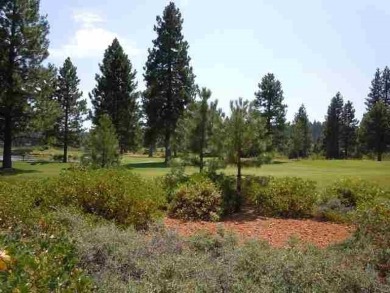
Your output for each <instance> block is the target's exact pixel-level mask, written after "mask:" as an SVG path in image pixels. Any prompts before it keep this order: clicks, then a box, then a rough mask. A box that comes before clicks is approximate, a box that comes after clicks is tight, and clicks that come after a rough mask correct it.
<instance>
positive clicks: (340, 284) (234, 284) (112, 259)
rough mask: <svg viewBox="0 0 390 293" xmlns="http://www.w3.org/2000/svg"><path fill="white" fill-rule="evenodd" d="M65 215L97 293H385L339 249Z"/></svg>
mask: <svg viewBox="0 0 390 293" xmlns="http://www.w3.org/2000/svg"><path fill="white" fill-rule="evenodd" d="M65 217H68V218H70V221H71V222H72V224H71V225H70V229H71V234H72V235H73V239H74V243H75V246H76V247H77V251H78V254H79V256H80V262H81V264H82V266H83V268H84V269H85V270H86V271H88V272H89V273H90V274H91V276H92V277H93V279H94V280H95V282H96V287H97V288H99V289H100V290H101V292H386V290H388V289H389V286H388V285H386V284H382V283H381V282H380V281H379V280H378V278H377V272H376V270H375V269H373V270H370V269H366V267H365V266H364V265H361V263H360V262H358V261H356V259H355V258H350V257H349V256H347V255H345V254H344V252H343V251H342V250H341V249H340V248H334V249H324V250H322V249H317V248H314V247H302V246H290V247H289V248H285V249H275V248H272V247H270V246H269V245H268V244H266V243H262V242H258V241H253V242H250V243H245V244H241V245H238V244H237V243H236V242H234V241H233V240H232V239H231V238H230V236H229V235H224V234H223V233H219V235H217V236H211V235H210V234H199V235H196V236H194V237H192V238H191V239H189V240H185V239H182V238H180V237H178V236H177V235H176V234H173V233H171V232H169V231H166V230H164V229H152V230H151V231H149V233H147V234H143V233H139V232H138V233H137V232H135V231H134V230H133V229H118V228H117V227H115V225H113V224H109V225H105V224H102V225H98V226H95V227H91V226H89V225H84V224H83V221H82V219H80V218H78V217H74V216H69V215H68V216H66V215H65Z"/></svg>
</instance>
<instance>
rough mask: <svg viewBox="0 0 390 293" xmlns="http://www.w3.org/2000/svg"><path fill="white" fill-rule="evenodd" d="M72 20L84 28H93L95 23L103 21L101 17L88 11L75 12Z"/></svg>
mask: <svg viewBox="0 0 390 293" xmlns="http://www.w3.org/2000/svg"><path fill="white" fill-rule="evenodd" d="M73 19H74V20H75V21H76V22H78V23H81V24H83V25H84V26H93V25H94V24H95V23H102V22H104V19H103V17H102V16H101V15H99V14H97V13H93V12H88V11H75V12H74V13H73Z"/></svg>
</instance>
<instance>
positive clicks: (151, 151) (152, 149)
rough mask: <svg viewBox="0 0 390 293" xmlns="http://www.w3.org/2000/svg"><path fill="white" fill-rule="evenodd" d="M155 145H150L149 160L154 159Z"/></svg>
mask: <svg viewBox="0 0 390 293" xmlns="http://www.w3.org/2000/svg"><path fill="white" fill-rule="evenodd" d="M153 152H154V145H153V144H152V143H151V144H150V145H149V158H153Z"/></svg>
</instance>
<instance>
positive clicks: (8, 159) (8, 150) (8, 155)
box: [3, 114, 12, 169]
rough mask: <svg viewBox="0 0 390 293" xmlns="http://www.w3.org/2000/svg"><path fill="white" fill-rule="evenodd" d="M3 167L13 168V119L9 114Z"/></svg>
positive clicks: (5, 131)
mask: <svg viewBox="0 0 390 293" xmlns="http://www.w3.org/2000/svg"><path fill="white" fill-rule="evenodd" d="M3 169H12V119H11V116H10V115H9V114H8V115H6V116H5V121H4V148H3Z"/></svg>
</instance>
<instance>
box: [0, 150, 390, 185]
mask: <svg viewBox="0 0 390 293" xmlns="http://www.w3.org/2000/svg"><path fill="white" fill-rule="evenodd" d="M122 165H123V166H124V167H125V168H128V169H129V170H131V171H133V172H137V173H139V174H141V175H143V176H148V177H154V176H162V175H164V174H166V173H168V172H169V171H170V168H168V167H165V165H164V163H163V159H161V158H147V157H132V156H126V157H124V158H123V159H122ZM14 167H15V172H14V173H11V174H3V175H1V176H0V180H7V179H10V178H14V179H27V178H37V177H49V176H57V175H59V174H60V172H61V170H64V169H67V168H69V167H70V164H61V163H49V162H42V163H27V162H15V163H14ZM196 171H197V168H194V167H188V168H186V172H188V173H193V172H196ZM221 171H222V172H225V173H226V174H235V167H234V166H229V167H228V168H226V169H224V170H221ZM243 173H244V175H246V174H253V175H261V176H268V175H272V176H297V177H302V178H306V179H311V180H314V181H316V182H317V183H318V186H319V187H320V188H323V187H325V186H327V185H329V184H332V182H334V181H335V180H337V179H339V178H343V177H357V178H361V179H365V180H368V181H371V182H374V183H377V184H379V185H380V186H382V187H384V188H390V161H384V162H376V161H369V160H301V161H291V160H280V161H275V162H274V163H273V164H269V165H263V166H261V167H258V168H253V167H251V168H245V169H243Z"/></svg>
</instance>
